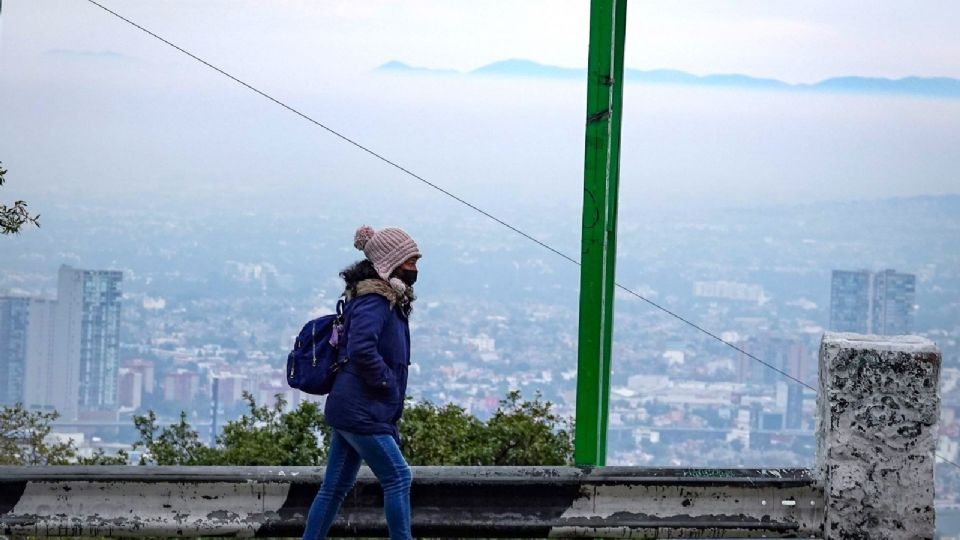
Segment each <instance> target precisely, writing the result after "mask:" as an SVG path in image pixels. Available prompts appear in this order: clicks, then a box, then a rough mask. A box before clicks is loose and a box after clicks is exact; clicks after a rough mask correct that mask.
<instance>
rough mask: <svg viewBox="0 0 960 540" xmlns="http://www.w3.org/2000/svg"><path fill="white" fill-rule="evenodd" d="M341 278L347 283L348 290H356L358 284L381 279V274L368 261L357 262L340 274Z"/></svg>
mask: <svg viewBox="0 0 960 540" xmlns="http://www.w3.org/2000/svg"><path fill="white" fill-rule="evenodd" d="M340 277H341V278H343V281H344V282H346V285H347V288H348V289H356V288H357V283H360V282H361V281H363V280H365V279H380V274H378V273H377V270H376V269H375V268H374V267H373V263H372V262H370V261H369V260H368V259H364V260H362V261H357V262H355V263H353V264H351V265H350V266H348V267H346V268H344V269H343V271H341V272H340Z"/></svg>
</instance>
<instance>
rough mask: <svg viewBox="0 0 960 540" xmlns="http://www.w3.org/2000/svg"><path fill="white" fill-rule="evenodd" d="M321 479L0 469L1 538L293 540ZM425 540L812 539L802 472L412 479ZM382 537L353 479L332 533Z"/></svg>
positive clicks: (154, 470) (372, 496) (809, 490)
mask: <svg viewBox="0 0 960 540" xmlns="http://www.w3.org/2000/svg"><path fill="white" fill-rule="evenodd" d="M322 474H323V471H322V469H318V468H303V467H287V468H267V467H240V468H234V467H205V468H192V467H42V468H35V469H28V468H0V523H2V524H3V529H4V532H5V534H7V535H12V536H27V535H29V536H167V537H170V536H222V535H231V536H233V535H236V536H299V535H300V534H301V533H302V530H303V524H304V519H305V516H306V512H307V509H308V508H309V505H310V503H311V502H312V500H313V497H314V495H315V494H316V492H317V489H318V487H319V483H320V481H321V479H322V477H323V476H322ZM412 503H413V529H414V534H416V535H417V536H428V537H449V536H455V537H539V538H545V537H555V538H563V537H565V538H573V537H594V538H601V537H602V538H624V537H630V538H692V537H696V538H752V537H767V538H775V537H797V536H802V537H811V536H816V535H817V534H818V533H819V529H820V523H821V521H822V519H823V516H822V507H823V498H822V494H821V492H820V490H819V489H817V488H816V486H815V485H814V482H813V479H812V478H811V475H810V473H809V471H805V470H784V469H768V470H763V469H753V470H740V469H737V470H725V469H640V468H625V467H602V468H596V469H580V468H575V467H521V468H517V467H414V483H413V492H412ZM334 532H335V533H336V534H337V535H343V536H379V535H384V534H385V533H386V527H385V523H384V519H383V495H382V492H381V490H380V488H379V485H378V484H377V483H376V480H375V479H374V478H373V477H372V475H371V474H370V472H369V471H368V470H367V469H363V470H361V475H360V478H359V481H358V484H357V486H356V488H355V489H354V490H353V492H351V494H350V495H349V496H348V499H347V501H346V502H345V504H344V506H343V509H342V511H341V515H340V518H339V519H338V521H337V522H336V525H335V531H334Z"/></svg>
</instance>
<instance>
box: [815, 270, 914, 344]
mask: <svg viewBox="0 0 960 540" xmlns="http://www.w3.org/2000/svg"><path fill="white" fill-rule="evenodd" d="M915 298H916V277H915V276H914V275H913V274H898V273H897V272H896V271H894V270H884V271H883V272H877V273H876V274H874V273H872V272H869V271H867V270H860V271H856V272H848V271H843V270H834V271H833V278H832V282H831V287H830V329H831V330H833V331H836V332H857V333H860V334H881V335H899V334H909V333H910V332H911V331H913V304H914V300H915Z"/></svg>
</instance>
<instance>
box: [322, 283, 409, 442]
mask: <svg viewBox="0 0 960 540" xmlns="http://www.w3.org/2000/svg"><path fill="white" fill-rule="evenodd" d="M344 320H345V324H346V326H345V328H344V330H345V334H346V341H347V342H346V356H347V358H348V362H347V364H346V365H345V366H344V367H343V369H342V370H341V371H340V372H339V373H338V374H337V376H336V379H335V380H334V382H333V389H332V390H331V391H330V394H329V395H327V403H326V406H325V408H324V415H325V416H326V422H327V424H328V425H330V426H332V427H334V428H336V429H342V430H344V431H348V432H350V433H359V434H363V435H376V434H388V435H392V436H393V437H394V438H395V439H397V441H398V442H399V440H400V436H399V433H398V431H397V422H398V421H399V420H400V416H401V415H402V414H403V401H404V397H405V396H406V394H407V366H408V365H409V364H410V327H409V323H408V321H407V319H406V317H405V316H404V315H403V314H402V313H401V310H400V308H399V307H392V306H391V303H390V300H388V299H387V298H385V297H384V296H381V295H380V294H365V295H363V296H358V297H356V298H354V299H352V300H350V301H349V302H347V305H346V308H345V309H344Z"/></svg>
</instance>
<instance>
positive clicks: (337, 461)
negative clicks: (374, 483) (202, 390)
mask: <svg viewBox="0 0 960 540" xmlns="http://www.w3.org/2000/svg"><path fill="white" fill-rule="evenodd" d="M332 432H333V439H332V440H331V441H330V455H329V457H328V459H327V471H326V474H325V475H324V477H323V484H322V485H321V486H320V491H318V492H317V497H316V498H315V499H314V500H313V504H312V505H310V513H309V514H307V526H306V529H304V531H303V540H316V539H318V538H326V537H327V532H328V531H329V530H330V526H331V525H332V524H333V520H334V518H336V517H337V512H338V511H339V510H340V505H341V504H343V499H344V498H345V497H346V496H347V492H349V491H350V488H352V487H353V484H354V483H355V482H356V481H357V471H358V470H360V460H361V459H362V460H363V461H365V462H367V465H368V466H369V467H370V469H371V470H372V471H373V474H375V475H376V476H377V480H379V481H380V485H381V486H382V487H383V507H384V508H383V510H384V513H385V514H386V516H387V530H389V531H390V539H391V540H394V539H399V540H412V539H413V536H412V535H411V533H410V481H411V479H412V475H411V474H410V466H409V465H407V461H406V460H405V459H403V454H401V453H400V447H398V446H397V442H396V441H395V440H394V439H393V437H392V436H390V435H357V434H355V433H348V432H346V431H340V430H337V429H334V430H332Z"/></svg>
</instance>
